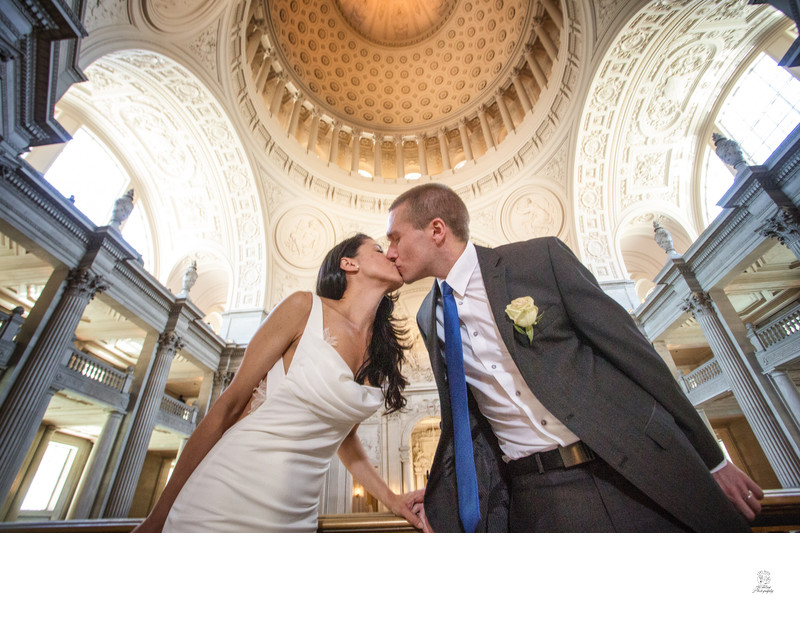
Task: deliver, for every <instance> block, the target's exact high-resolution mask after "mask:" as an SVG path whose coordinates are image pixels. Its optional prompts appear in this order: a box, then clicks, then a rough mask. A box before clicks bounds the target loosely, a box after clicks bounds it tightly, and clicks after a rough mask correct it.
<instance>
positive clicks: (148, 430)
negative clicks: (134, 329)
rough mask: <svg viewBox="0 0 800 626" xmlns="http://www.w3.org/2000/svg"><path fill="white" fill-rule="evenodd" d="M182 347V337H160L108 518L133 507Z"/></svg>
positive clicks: (108, 508) (111, 500)
mask: <svg viewBox="0 0 800 626" xmlns="http://www.w3.org/2000/svg"><path fill="white" fill-rule="evenodd" d="M182 347H183V341H182V339H181V338H180V337H179V336H178V335H177V334H176V333H174V332H172V331H166V332H164V333H161V336H160V337H159V338H158V348H157V349H156V354H155V360H154V362H153V367H152V369H151V370H150V376H149V377H148V379H147V383H146V384H145V386H144V389H143V390H142V399H141V402H140V403H139V410H138V412H137V413H136V417H135V418H134V420H133V424H132V425H131V431H130V434H129V435H128V441H127V444H126V446H125V451H124V452H123V454H122V460H121V461H120V466H119V470H118V471H117V476H116V479H115V481H114V486H113V488H112V489H111V494H110V496H109V499H108V504H107V505H106V512H105V517H125V516H126V515H128V511H129V509H130V508H131V503H132V502H133V496H134V493H135V492H136V485H137V483H138V482H139V475H140V474H141V471H142V465H143V464H144V457H145V455H146V454H147V446H148V444H149V443H150V437H151V435H152V434H153V427H154V426H155V422H156V417H157V415H158V412H159V411H160V410H161V399H162V397H163V396H164V387H165V386H166V384H167V377H168V376H169V369H170V365H171V364H172V359H173V358H174V357H175V354H176V353H177V352H178V351H180V349H181V348H182Z"/></svg>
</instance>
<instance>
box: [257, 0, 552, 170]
mask: <svg viewBox="0 0 800 626" xmlns="http://www.w3.org/2000/svg"><path fill="white" fill-rule="evenodd" d="M248 10H249V20H248V23H247V27H246V33H245V36H246V43H245V46H244V55H245V57H246V58H245V62H246V63H247V65H248V67H249V69H250V77H249V78H250V82H251V85H252V86H253V88H254V89H253V92H254V96H255V98H256V99H262V100H263V104H264V105H265V108H266V109H268V111H269V115H271V116H272V117H273V118H275V120H276V122H277V123H278V124H279V125H280V126H281V127H282V128H283V129H284V130H285V131H286V134H287V135H288V136H289V138H290V139H294V140H295V141H297V142H298V143H300V144H301V145H302V146H303V147H304V148H306V149H307V150H308V151H309V152H311V153H316V154H317V156H319V157H320V158H322V159H323V160H324V161H326V162H329V163H331V164H335V165H338V166H339V167H341V168H342V169H344V170H346V171H348V172H351V171H352V172H355V171H359V170H360V171H362V173H366V174H368V175H369V176H371V177H374V178H379V179H382V180H402V179H403V178H404V177H405V175H406V174H408V173H410V172H413V173H415V174H419V175H432V176H433V175H437V174H440V173H446V172H448V171H453V170H454V169H455V168H456V166H458V165H459V164H461V163H466V162H468V161H474V160H475V159H478V158H480V156H482V155H483V154H486V153H487V152H491V151H493V150H494V149H495V148H497V147H498V146H499V145H500V144H501V143H502V142H503V141H504V140H505V138H507V137H509V136H510V135H512V134H513V132H514V130H515V129H516V127H517V126H518V125H519V124H520V123H521V121H522V120H523V119H524V118H525V117H526V115H527V114H528V113H529V112H530V111H532V110H535V109H536V107H537V105H538V104H539V97H540V95H542V94H543V93H544V91H545V90H546V89H547V88H548V85H549V83H550V81H551V77H552V75H553V73H554V68H555V67H556V64H557V62H558V61H559V60H560V59H563V56H564V51H563V50H562V49H561V47H562V43H563V41H564V37H563V34H562V26H563V23H564V18H563V15H562V8H561V6H560V3H559V2H557V1H556V0H538V1H529V0H467V1H464V0H460V1H459V0H447V1H445V0H438V1H432V2H425V1H424V0H409V1H404V2H400V1H399V0H398V1H396V2H383V1H377V0H360V1H358V2H356V1H355V0H338V1H335V2H332V1H327V2H326V1H323V0H269V1H268V2H267V1H265V0H256V1H254V2H253V3H251V4H250V5H249V8H248ZM562 78H563V76H559V77H558V80H559V81H560V80H562ZM546 106H547V104H544V103H542V104H541V108H542V110H544V108H545V107H546ZM364 140H368V141H366V143H364V145H363V146H362V145H360V144H361V143H362V142H364ZM385 141H388V145H384V142H385ZM333 144H336V147H335V148H334V147H333ZM364 162H365V163H368V165H366V166H365V165H364V164H363V163H364Z"/></svg>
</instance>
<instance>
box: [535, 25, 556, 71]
mask: <svg viewBox="0 0 800 626" xmlns="http://www.w3.org/2000/svg"><path fill="white" fill-rule="evenodd" d="M533 30H535V31H536V34H537V35H538V37H539V41H541V42H542V45H543V46H544V49H545V52H547V55H548V56H549V57H550V60H552V61H555V60H556V59H557V58H558V50H557V49H556V45H555V44H554V43H553V40H552V39H550V34H549V33H548V32H547V30H546V29H545V27H544V25H543V24H542V22H541V20H539V21H534V23H533Z"/></svg>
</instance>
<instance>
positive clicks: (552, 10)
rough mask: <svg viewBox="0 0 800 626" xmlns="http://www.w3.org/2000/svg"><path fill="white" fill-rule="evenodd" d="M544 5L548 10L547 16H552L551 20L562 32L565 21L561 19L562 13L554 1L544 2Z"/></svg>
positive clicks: (546, 0)
mask: <svg viewBox="0 0 800 626" xmlns="http://www.w3.org/2000/svg"><path fill="white" fill-rule="evenodd" d="M542 4H543V5H544V8H545V9H547V14H548V15H549V16H550V19H552V20H553V22H554V23H555V25H556V26H558V29H559V30H561V29H562V28H563V24H564V22H563V20H562V19H561V12H560V11H559V10H558V7H557V6H556V4H555V2H553V0H542Z"/></svg>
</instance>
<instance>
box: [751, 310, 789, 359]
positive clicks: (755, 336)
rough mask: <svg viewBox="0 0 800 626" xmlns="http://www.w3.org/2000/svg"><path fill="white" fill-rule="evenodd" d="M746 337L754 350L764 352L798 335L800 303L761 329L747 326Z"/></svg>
mask: <svg viewBox="0 0 800 626" xmlns="http://www.w3.org/2000/svg"><path fill="white" fill-rule="evenodd" d="M748 331H749V333H748V336H749V337H750V341H751V342H752V343H753V345H754V346H755V347H756V350H766V349H768V348H770V347H772V346H774V345H776V344H778V343H780V342H782V341H784V340H785V339H787V338H789V337H793V336H794V335H796V334H798V333H800V303H798V304H796V305H795V306H794V308H792V309H790V310H789V311H787V312H786V313H784V314H783V315H782V316H781V317H779V318H778V319H776V320H773V321H772V322H770V323H769V324H767V325H766V326H764V327H763V328H758V329H756V328H754V327H753V326H752V325H748Z"/></svg>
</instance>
